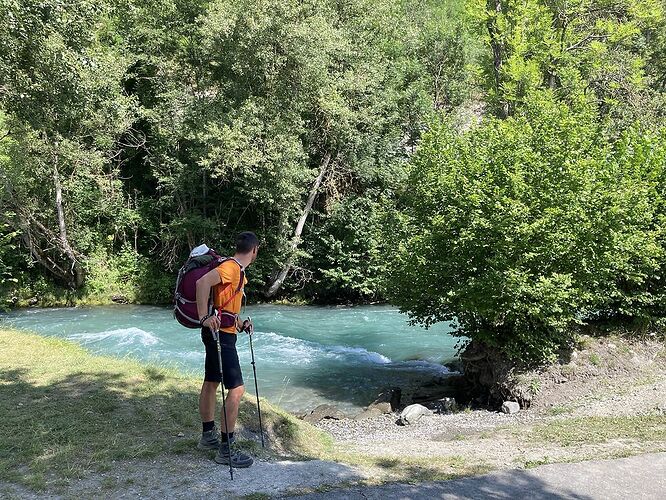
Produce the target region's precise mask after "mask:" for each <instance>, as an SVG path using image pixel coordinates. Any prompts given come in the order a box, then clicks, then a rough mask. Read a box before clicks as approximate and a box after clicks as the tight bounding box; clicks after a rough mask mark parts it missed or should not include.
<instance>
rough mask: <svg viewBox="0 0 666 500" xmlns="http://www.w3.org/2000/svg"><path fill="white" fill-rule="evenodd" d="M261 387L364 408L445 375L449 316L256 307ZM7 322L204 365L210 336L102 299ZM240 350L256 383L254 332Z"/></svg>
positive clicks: (248, 377) (304, 403) (287, 396)
mask: <svg viewBox="0 0 666 500" xmlns="http://www.w3.org/2000/svg"><path fill="white" fill-rule="evenodd" d="M245 315H250V316H252V319H253V320H254V324H255V329H256V332H255V334H254V337H253V346H254V353H255V358H256V368H257V381H258V385H259V394H260V395H261V396H262V397H265V398H266V399H268V400H269V401H271V402H273V403H275V404H278V405H279V406H281V407H283V408H285V409H286V410H289V411H291V412H294V413H301V412H305V411H306V410H309V409H312V408H313V407H315V406H317V405H318V404H322V403H330V404H334V405H336V406H338V407H339V408H341V409H343V410H345V411H348V412H350V413H351V412H356V411H358V410H359V409H360V408H361V407H363V406H365V405H367V404H368V403H369V402H370V401H372V399H373V398H374V397H375V396H376V395H377V393H378V392H379V391H380V390H381V389H382V388H384V387H387V386H401V385H403V386H404V385H405V384H406V383H412V382H418V381H420V380H424V381H425V380H429V379H431V378H432V377H433V376H437V375H441V374H446V373H448V370H447V369H446V368H445V367H444V366H443V365H442V363H444V362H446V361H450V360H452V359H454V358H455V343H456V340H457V339H455V338H454V337H452V336H451V335H449V332H450V328H448V326H446V325H435V326H434V327H432V328H430V329H429V330H425V329H423V328H420V327H417V326H411V325H409V323H408V321H407V317H406V316H404V315H402V314H400V313H399V311H398V310H397V309H395V308H392V307H390V306H356V307H311V306H278V305H257V306H249V307H247V310H246V312H245ZM0 323H4V324H9V325H11V326H14V327H17V328H21V329H27V330H32V331H35V332H38V333H40V334H42V335H45V336H52V337H60V338H65V339H68V340H71V341H73V342H76V343H78V344H81V345H82V346H84V347H85V348H87V349H88V350H90V351H91V352H93V353H96V354H106V355H113V356H117V357H131V358H134V359H138V360H141V361H148V362H153V363H156V364H159V365H162V366H164V365H167V366H171V367H175V368H177V369H178V370H180V371H183V372H186V373H188V374H193V375H197V376H201V375H202V373H203V344H202V343H201V339H200V333H199V331H198V330H188V329H186V328H184V327H182V326H180V325H179V324H178V323H177V322H176V321H175V320H174V319H173V316H172V313H171V309H168V308H164V307H154V306H123V305H114V306H101V307H90V308H84V307H78V308H61V309H23V310H17V311H12V312H10V313H8V314H2V315H0ZM237 347H238V352H239V357H240V361H241V367H242V369H243V374H244V378H245V384H246V388H247V390H248V392H254V378H253V375H252V367H251V365H250V360H251V359H250V358H251V357H250V347H249V339H248V336H247V335H241V337H240V338H239V339H238V344H237Z"/></svg>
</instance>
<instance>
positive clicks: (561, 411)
mask: <svg viewBox="0 0 666 500" xmlns="http://www.w3.org/2000/svg"><path fill="white" fill-rule="evenodd" d="M573 410H574V409H573V407H572V406H570V405H556V406H553V407H552V408H549V409H548V414H549V415H552V416H557V415H566V414H569V413H572V412H573Z"/></svg>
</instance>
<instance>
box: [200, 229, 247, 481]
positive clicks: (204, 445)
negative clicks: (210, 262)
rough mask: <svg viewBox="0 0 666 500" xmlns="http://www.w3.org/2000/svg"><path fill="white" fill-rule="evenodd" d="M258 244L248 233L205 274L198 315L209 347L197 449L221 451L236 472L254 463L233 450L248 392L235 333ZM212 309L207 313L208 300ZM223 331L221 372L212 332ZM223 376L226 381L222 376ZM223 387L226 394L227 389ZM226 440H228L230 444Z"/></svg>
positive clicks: (220, 455)
mask: <svg viewBox="0 0 666 500" xmlns="http://www.w3.org/2000/svg"><path fill="white" fill-rule="evenodd" d="M258 251H259V240H258V239H257V236H256V235H255V234H254V233H252V232H249V231H248V232H244V233H241V234H239V235H238V237H237V239H236V253H235V254H234V256H233V258H232V259H229V260H226V261H224V262H223V263H222V264H220V265H219V266H218V267H217V268H215V269H213V270H212V271H210V272H208V273H206V274H204V275H203V276H202V277H201V278H199V280H198V281H197V285H196V290H197V311H198V313H199V321H200V323H201V326H202V329H201V340H202V342H203V343H204V345H205V346H206V361H205V376H204V383H203V386H202V387H201V394H200V395H199V413H200V414H201V422H202V424H203V432H202V435H201V439H200V440H199V445H198V447H199V449H204V450H213V449H217V455H215V461H216V462H217V463H218V464H225V465H229V464H230V465H231V466H232V467H239V468H240V467H249V466H250V465H252V463H253V462H254V460H253V459H252V457H251V456H249V455H247V454H245V453H242V452H241V451H238V450H234V448H233V446H232V445H233V442H234V427H235V425H236V418H237V417H238V406H239V404H240V400H241V396H242V395H243V393H244V392H245V386H244V384H243V374H242V373H241V369H240V363H239V361H238V353H237V352H236V338H237V332H238V330H239V329H240V325H241V322H240V319H239V317H238V314H239V313H240V310H241V305H242V303H243V294H244V287H245V284H246V283H247V279H246V278H245V268H246V267H247V266H249V265H250V264H252V263H253V262H254V261H255V260H256V258H257V252H258ZM211 291H212V299H213V306H214V310H213V311H209V297H211ZM215 331H219V337H220V345H221V347H222V349H221V350H222V370H220V366H219V362H218V356H217V345H216V343H215V339H214V336H213V332H215ZM221 371H222V372H223V373H224V381H222V377H221V374H220V372H221ZM220 382H223V383H224V388H226V389H227V391H228V392H227V399H226V416H225V414H224V413H225V412H224V410H223V411H222V413H221V426H220V428H221V429H222V431H225V424H226V429H227V430H228V432H229V434H228V436H227V434H226V433H225V432H223V433H222V435H221V436H220V432H219V431H218V430H217V428H216V427H215V405H216V396H217V388H218V385H219V384H220ZM224 388H223V390H224ZM227 438H228V439H227Z"/></svg>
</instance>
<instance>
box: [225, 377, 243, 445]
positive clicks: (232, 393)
mask: <svg viewBox="0 0 666 500" xmlns="http://www.w3.org/2000/svg"><path fill="white" fill-rule="evenodd" d="M244 392H245V386H244V385H240V386H238V387H234V388H233V389H229V390H228V391H227V400H226V406H227V417H228V418H227V424H228V425H229V432H230V433H231V432H234V428H235V427H236V418H238V407H239V405H240V400H241V397H242V396H243V393H244ZM224 429H225V428H224V408H223V409H222V411H221V418H220V432H222V433H223V434H224V432H225V430H224Z"/></svg>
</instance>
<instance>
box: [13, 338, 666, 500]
mask: <svg viewBox="0 0 666 500" xmlns="http://www.w3.org/2000/svg"><path fill="white" fill-rule="evenodd" d="M597 344H598V345H597ZM609 344H612V345H614V346H615V347H609ZM597 347H599V349H597ZM604 349H605V350H607V351H608V352H613V353H617V355H616V356H615V355H614V356H613V357H610V356H609V357H606V358H604V357H603V356H602V355H601V354H599V353H603V352H604ZM593 354H596V356H594V355H593ZM597 357H598V358H597ZM576 359H578V360H579V363H578V366H577V368H576V369H573V368H569V370H573V371H571V373H570V376H569V379H568V380H569V381H568V382H563V381H560V382H559V383H558V384H554V385H553V388H552V390H551V389H549V388H548V387H547V386H546V385H545V383H544V387H543V388H542V396H543V397H544V399H543V401H544V403H543V404H542V405H539V404H535V405H534V406H533V407H532V408H531V409H530V410H527V411H521V412H519V413H517V414H515V415H504V414H501V413H497V412H490V411H487V410H469V409H466V410H463V411H460V412H457V413H453V414H445V415H432V416H424V417H422V419H421V420H419V421H418V422H416V424H414V425H410V426H397V425H395V418H396V415H395V414H391V415H385V416H381V417H375V418H372V419H366V420H360V421H355V420H351V419H345V420H339V421H334V420H325V421H323V422H321V423H319V424H318V426H317V427H313V426H311V425H308V424H307V423H305V422H302V421H300V420H298V419H296V418H295V417H294V416H292V415H289V414H287V413H286V412H283V411H281V410H279V409H277V408H274V407H272V406H271V405H269V404H268V403H267V402H263V403H262V414H263V416H264V422H265V425H266V428H267V430H268V433H269V436H268V437H269V449H268V450H267V451H262V450H261V447H260V445H258V444H257V442H258V440H257V438H258V435H257V433H256V431H257V428H256V421H257V419H256V413H255V410H254V408H255V407H254V401H253V400H252V399H251V398H248V399H247V400H246V401H245V402H244V403H243V407H242V412H241V415H240V420H241V424H242V426H241V427H242V428H241V430H240V434H241V437H242V438H243V440H244V445H245V446H246V447H249V448H250V449H251V450H252V452H253V453H255V454H256V455H257V457H258V461H257V463H256V464H255V466H253V467H251V468H250V469H248V470H244V471H238V472H237V474H236V475H235V480H234V482H233V483H232V482H230V481H228V471H226V470H223V469H222V468H221V467H219V466H216V464H214V462H212V460H211V455H210V454H203V453H200V452H198V451H197V450H196V449H195V445H196V440H197V438H198V432H199V425H200V424H199V422H198V415H197V412H196V401H197V396H198V389H199V384H200V382H199V380H198V379H195V378H188V377H183V376H182V375H179V374H178V373H176V372H172V371H169V370H164V369H162V368H158V367H154V366H147V365H142V364H139V363H135V362H133V361H127V360H118V359H114V358H108V357H98V356H92V355H90V354H89V353H87V352H86V351H85V350H84V349H82V348H80V347H77V346H75V345H73V344H71V343H69V342H64V341H59V340H54V339H44V338H42V337H39V336H36V335H31V334H26V333H21V332H17V331H8V330H4V331H0V366H2V382H1V383H0V406H1V411H2V414H3V416H6V417H5V418H3V420H2V422H0V450H2V451H0V483H1V484H0V495H2V496H5V497H10V498H11V497H12V496H15V497H21V498H30V497H31V496H39V495H42V494H49V495H66V496H68V497H71V496H79V497H88V496H92V495H99V494H100V492H102V493H103V495H104V496H106V497H113V498H122V497H128V498H129V497H136V496H139V495H142V496H147V497H183V498H184V497H192V496H194V497H203V496H205V495H207V494H211V493H218V494H226V495H227V496H229V497H232V496H234V495H236V496H241V497H242V496H247V495H254V496H252V497H251V498H268V497H269V496H271V495H280V494H286V493H292V494H293V493H305V492H312V491H326V490H329V489H331V488H337V487H342V486H347V485H352V484H362V485H367V484H377V483H384V482H395V481H412V482H414V481H424V480H436V479H451V478H455V477H462V476H468V475H475V474H480V473H484V472H487V471H490V470H496V469H507V468H515V467H522V468H530V467H533V466H535V465H539V464H543V463H552V462H569V461H580V460H584V459H586V458H590V457H593V458H608V457H618V456H628V455H634V454H640V453H647V452H657V451H664V450H666V416H665V415H664V412H666V404H664V403H666V401H663V394H665V393H666V353H665V351H664V347H663V344H661V343H660V342H651V341H644V342H629V341H625V340H623V339H603V340H599V341H597V340H591V341H590V343H589V345H588V346H587V347H586V348H585V349H584V350H583V351H580V353H579V354H578V355H577V356H576ZM620 361H621V363H620ZM624 362H627V363H633V365H634V369H633V370H627V369H620V370H616V369H614V368H613V367H616V368H617V367H618V366H625V365H624V364H623V363H624ZM618 363H620V364H618ZM599 366H607V367H608V368H609V369H608V370H599V371H598V372H597V375H596V376H594V375H592V374H591V370H592V368H595V367H599ZM626 366H630V365H626ZM565 371H567V370H565ZM586 380H587V381H588V383H586V382H585V381H586ZM567 384H571V385H567ZM558 387H559V389H558ZM564 389H567V390H569V392H567V391H566V390H564ZM558 391H559V394H565V393H566V394H568V395H567V397H566V399H558V397H555V394H557V393H558ZM548 398H550V399H548ZM660 401H662V402H660ZM27 437H29V439H28V438H27Z"/></svg>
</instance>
